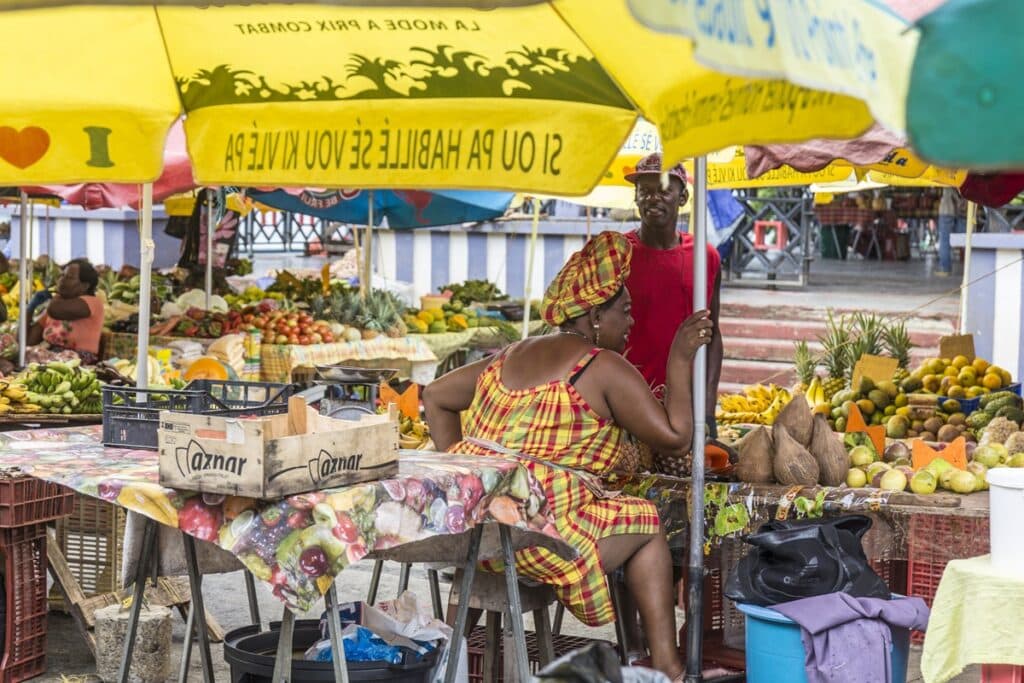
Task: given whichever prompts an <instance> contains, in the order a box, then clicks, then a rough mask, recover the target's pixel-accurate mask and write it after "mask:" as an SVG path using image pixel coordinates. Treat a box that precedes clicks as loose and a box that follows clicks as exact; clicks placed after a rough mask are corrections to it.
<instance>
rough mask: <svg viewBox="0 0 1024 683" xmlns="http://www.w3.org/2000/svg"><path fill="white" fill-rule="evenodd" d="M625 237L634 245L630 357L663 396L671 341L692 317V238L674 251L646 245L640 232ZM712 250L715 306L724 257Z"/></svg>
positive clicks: (684, 236) (686, 237) (628, 284)
mask: <svg viewBox="0 0 1024 683" xmlns="http://www.w3.org/2000/svg"><path fill="white" fill-rule="evenodd" d="M626 237H627V238H628V239H629V241H630V243H631V244H632V245H633V254H632V256H631V257H630V264H629V278H628V279H627V280H626V287H627V289H629V294H630V296H631V297H632V299H633V311H632V313H633V320H634V321H635V323H634V325H633V329H632V331H630V333H629V344H628V345H627V347H626V358H627V359H629V362H631V363H632V364H633V365H635V366H636V367H637V369H638V370H640V374H642V375H643V376H644V379H645V380H647V383H648V384H649V385H650V387H651V389H652V390H653V391H654V394H655V396H658V397H659V398H661V394H662V390H663V388H664V385H665V366H666V364H667V363H668V352H669V349H670V348H672V340H673V339H674V338H675V336H676V330H678V329H679V325H680V324H682V322H683V321H684V320H686V319H687V318H688V317H690V315H692V314H693V236H692V235H690V234H688V233H680V240H679V244H678V245H677V246H675V247H673V248H671V249H655V248H652V247H648V246H646V245H645V244H644V243H643V242H641V241H640V234H639V232H638V231H636V230H634V231H632V232H629V233H626ZM707 249H708V289H707V292H708V307H709V308H710V305H711V298H712V296H713V295H714V291H715V289H714V288H715V280H716V279H717V277H718V271H719V267H720V266H721V258H720V257H719V256H718V250H717V249H715V248H714V247H713V246H711V245H710V244H709V245H708V247H707Z"/></svg>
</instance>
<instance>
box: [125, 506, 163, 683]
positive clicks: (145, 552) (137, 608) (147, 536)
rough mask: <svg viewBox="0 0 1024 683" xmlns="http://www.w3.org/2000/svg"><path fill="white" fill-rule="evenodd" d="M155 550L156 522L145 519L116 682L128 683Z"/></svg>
mask: <svg viewBox="0 0 1024 683" xmlns="http://www.w3.org/2000/svg"><path fill="white" fill-rule="evenodd" d="M155 548H156V522H154V521H153V520H151V519H148V518H147V519H146V523H145V526H144V527H143V532H142V548H140V550H139V560H138V565H137V566H136V567H135V589H134V593H133V594H132V611H131V615H130V616H129V617H128V635H127V637H126V638H125V639H124V651H123V652H122V654H121V667H120V670H119V671H118V673H117V680H119V681H120V682H121V683H128V672H129V671H130V670H131V666H132V655H133V654H134V652H135V636H136V635H137V632H138V629H139V615H140V614H141V613H142V601H143V598H144V597H145V595H146V576H147V571H148V570H149V566H148V565H149V564H151V563H152V562H153V558H154V549H155Z"/></svg>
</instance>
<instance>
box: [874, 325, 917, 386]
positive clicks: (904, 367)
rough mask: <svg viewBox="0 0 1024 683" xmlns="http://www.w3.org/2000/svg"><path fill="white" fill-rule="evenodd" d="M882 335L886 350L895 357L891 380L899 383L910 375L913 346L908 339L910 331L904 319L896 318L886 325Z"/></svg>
mask: <svg viewBox="0 0 1024 683" xmlns="http://www.w3.org/2000/svg"><path fill="white" fill-rule="evenodd" d="M882 335H883V340H884V341H885V348H886V350H887V351H888V352H889V355H890V356H892V357H893V358H895V359H896V363H897V368H896V372H895V373H893V376H892V381H893V382H896V384H899V383H901V382H902V381H903V380H905V379H907V378H908V377H910V369H909V368H910V349H912V348H914V344H913V342H911V341H910V333H908V332H907V323H906V321H905V320H898V321H896V322H894V323H893V324H891V325H887V326H886V327H885V330H884V331H883V333H882Z"/></svg>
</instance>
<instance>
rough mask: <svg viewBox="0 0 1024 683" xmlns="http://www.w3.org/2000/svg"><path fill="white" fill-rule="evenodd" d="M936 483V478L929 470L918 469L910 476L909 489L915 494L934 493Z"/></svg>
mask: <svg viewBox="0 0 1024 683" xmlns="http://www.w3.org/2000/svg"><path fill="white" fill-rule="evenodd" d="M938 485H939V481H938V479H936V477H935V475H934V474H932V473H931V471H930V470H919V471H918V472H916V473H915V474H914V476H913V477H911V478H910V490H911V491H913V492H914V493H917V494H921V495H926V494H929V493H935V488H936V487H937V486H938Z"/></svg>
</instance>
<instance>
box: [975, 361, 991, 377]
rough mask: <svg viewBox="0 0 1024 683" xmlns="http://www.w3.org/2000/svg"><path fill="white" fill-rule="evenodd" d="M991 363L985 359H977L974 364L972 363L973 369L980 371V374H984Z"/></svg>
mask: <svg viewBox="0 0 1024 683" xmlns="http://www.w3.org/2000/svg"><path fill="white" fill-rule="evenodd" d="M988 366H989V362H988V361H987V360H985V359H984V358H975V359H974V362H973V363H971V367H973V368H974V369H975V370H977V371H978V374H979V375H980V374H982V373H984V372H985V371H986V370H988Z"/></svg>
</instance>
